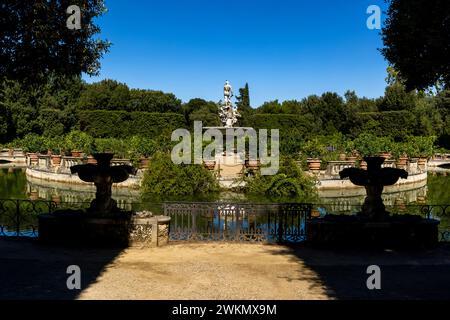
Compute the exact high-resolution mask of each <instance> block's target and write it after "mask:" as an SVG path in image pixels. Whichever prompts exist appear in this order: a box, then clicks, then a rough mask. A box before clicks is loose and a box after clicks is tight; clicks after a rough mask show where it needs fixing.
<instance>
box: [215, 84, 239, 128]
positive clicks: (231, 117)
mask: <svg viewBox="0 0 450 320" xmlns="http://www.w3.org/2000/svg"><path fill="white" fill-rule="evenodd" d="M232 97H233V88H232V86H231V85H230V83H229V82H228V80H227V81H226V82H225V85H224V87H223V98H224V99H223V100H224V101H223V105H221V106H220V110H219V116H220V119H221V121H222V123H223V126H224V127H225V128H232V127H233V126H234V125H235V124H236V122H237V121H238V118H239V117H240V116H241V115H240V114H239V112H238V110H237V107H235V106H233V102H232V101H231V98H232Z"/></svg>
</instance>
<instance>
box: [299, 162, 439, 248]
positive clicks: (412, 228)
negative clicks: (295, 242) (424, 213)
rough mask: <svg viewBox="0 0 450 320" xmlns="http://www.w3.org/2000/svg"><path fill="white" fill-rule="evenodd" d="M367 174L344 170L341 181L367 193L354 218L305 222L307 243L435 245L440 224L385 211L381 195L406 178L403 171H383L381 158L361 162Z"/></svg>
mask: <svg viewBox="0 0 450 320" xmlns="http://www.w3.org/2000/svg"><path fill="white" fill-rule="evenodd" d="M364 161H365V162H366V163H367V170H363V169H357V168H346V169H344V170H342V171H341V172H340V173H339V174H340V177H341V179H346V178H349V179H350V181H351V182H352V183H353V184H355V185H357V186H361V187H364V188H365V189H366V194H367V196H366V198H365V200H364V204H363V206H362V210H361V212H359V213H358V214H357V215H353V216H349V215H333V214H329V215H327V216H325V217H324V218H320V219H311V220H310V221H307V226H306V228H307V232H306V234H307V239H308V241H309V242H310V243H313V244H320V245H326V246H335V245H342V244H343V245H345V246H355V245H363V246H364V245H365V246H377V247H379V246H381V247H392V246H394V247H397V246H399V247H404V246H407V247H411V246H412V247H432V246H436V245H437V243H438V225H439V221H437V220H433V219H425V218H422V217H421V216H416V215H409V214H404V215H394V216H392V215H391V214H390V213H389V212H388V211H387V210H386V208H385V206H384V203H383V199H382V197H381V196H382V193H383V189H384V187H385V186H390V185H394V184H395V183H397V181H398V180H399V179H400V178H402V179H407V178H408V173H407V172H406V171H405V170H402V169H396V168H382V164H383V163H384V161H385V158H383V157H367V158H364Z"/></svg>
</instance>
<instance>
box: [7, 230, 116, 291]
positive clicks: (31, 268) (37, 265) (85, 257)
mask: <svg viewBox="0 0 450 320" xmlns="http://www.w3.org/2000/svg"><path fill="white" fill-rule="evenodd" d="M122 251H123V249H117V248H95V249H94V248H89V249H86V248H78V247H72V248H67V247H57V246H46V245H42V244H40V243H38V242H37V241H36V240H26V239H19V240H14V239H0V287H1V289H0V299H1V300H9V299H14V300H16V299H19V300H22V299H33V300H35V299H58V300H59V299H63V300H72V299H76V298H77V297H78V295H79V294H80V293H81V292H82V291H83V290H85V289H86V288H88V287H89V286H90V285H91V284H93V283H95V282H96V279H97V278H98V277H99V276H100V275H101V273H102V272H103V270H104V269H105V267H106V266H107V265H108V264H110V263H111V262H112V261H114V259H115V258H116V257H118V256H119V255H120V253H121V252H122ZM70 265H77V266H79V267H80V269H81V290H69V289H68V288H67V279H68V277H70V275H71V274H67V273H66V272H67V268H68V267H69V266H70Z"/></svg>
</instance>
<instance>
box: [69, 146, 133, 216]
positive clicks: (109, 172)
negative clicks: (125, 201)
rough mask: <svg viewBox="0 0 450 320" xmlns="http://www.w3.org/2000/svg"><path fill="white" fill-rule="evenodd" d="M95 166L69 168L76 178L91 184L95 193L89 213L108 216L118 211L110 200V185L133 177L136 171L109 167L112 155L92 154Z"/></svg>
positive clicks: (85, 165) (86, 165)
mask: <svg viewBox="0 0 450 320" xmlns="http://www.w3.org/2000/svg"><path fill="white" fill-rule="evenodd" d="M94 158H95V160H97V164H96V165H95V164H83V165H78V166H73V167H71V168H70V171H71V172H72V174H75V173H78V177H79V178H80V179H81V180H83V181H85V182H93V183H94V185H95V187H96V188H97V191H96V193H95V199H94V200H92V202H91V206H90V208H89V210H88V211H89V213H91V214H95V215H100V216H101V215H108V214H112V213H115V212H119V211H120V210H119V209H118V207H117V202H116V201H115V200H114V199H112V198H111V194H112V190H111V188H112V184H113V183H120V182H123V181H125V180H127V179H128V178H129V175H130V174H133V175H135V174H136V171H137V170H136V169H135V168H133V167H132V166H128V165H120V166H111V160H112V158H113V154H111V153H98V154H94Z"/></svg>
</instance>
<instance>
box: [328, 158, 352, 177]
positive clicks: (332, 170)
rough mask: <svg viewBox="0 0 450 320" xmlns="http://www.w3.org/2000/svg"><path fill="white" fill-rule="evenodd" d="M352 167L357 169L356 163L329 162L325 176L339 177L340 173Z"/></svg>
mask: <svg viewBox="0 0 450 320" xmlns="http://www.w3.org/2000/svg"><path fill="white" fill-rule="evenodd" d="M352 167H355V162H354V161H328V165H327V169H326V171H325V174H326V175H329V176H339V172H341V171H342V170H344V169H347V168H352Z"/></svg>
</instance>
